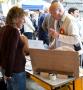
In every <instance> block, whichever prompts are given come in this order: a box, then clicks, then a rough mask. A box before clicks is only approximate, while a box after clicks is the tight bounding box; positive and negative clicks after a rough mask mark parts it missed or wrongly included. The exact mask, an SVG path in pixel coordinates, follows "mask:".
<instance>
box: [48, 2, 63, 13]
mask: <svg viewBox="0 0 83 90" xmlns="http://www.w3.org/2000/svg"><path fill="white" fill-rule="evenodd" d="M57 8H62V9H64V7H63V5H62V4H61V3H60V2H54V3H52V4H51V6H50V8H49V12H51V11H54V10H55V9H57Z"/></svg>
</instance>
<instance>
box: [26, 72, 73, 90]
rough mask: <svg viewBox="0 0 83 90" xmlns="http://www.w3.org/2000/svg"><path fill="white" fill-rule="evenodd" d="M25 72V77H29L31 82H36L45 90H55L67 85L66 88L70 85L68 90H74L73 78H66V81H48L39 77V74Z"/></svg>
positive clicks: (57, 79)
mask: <svg viewBox="0 0 83 90" xmlns="http://www.w3.org/2000/svg"><path fill="white" fill-rule="evenodd" d="M26 72H27V75H29V76H30V78H31V79H32V80H34V81H35V82H37V83H38V84H39V85H40V86H42V87H44V88H45V90H56V89H57V88H62V87H64V86H67V85H68V87H69V85H70V87H69V88H71V89H68V90H74V78H68V79H60V78H56V79H55V80H50V79H47V78H44V77H42V76H40V75H39V74H34V73H33V72H32V71H26Z"/></svg>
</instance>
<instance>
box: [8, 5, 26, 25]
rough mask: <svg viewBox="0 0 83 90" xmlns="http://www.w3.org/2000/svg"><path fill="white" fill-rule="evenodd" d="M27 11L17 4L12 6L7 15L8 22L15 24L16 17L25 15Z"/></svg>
mask: <svg viewBox="0 0 83 90" xmlns="http://www.w3.org/2000/svg"><path fill="white" fill-rule="evenodd" d="M24 16H25V11H24V10H23V9H22V8H19V7H17V6H14V7H12V8H11V9H10V10H9V12H8V14H7V17H6V24H9V25H13V24H15V22H14V21H15V19H16V18H19V17H24Z"/></svg>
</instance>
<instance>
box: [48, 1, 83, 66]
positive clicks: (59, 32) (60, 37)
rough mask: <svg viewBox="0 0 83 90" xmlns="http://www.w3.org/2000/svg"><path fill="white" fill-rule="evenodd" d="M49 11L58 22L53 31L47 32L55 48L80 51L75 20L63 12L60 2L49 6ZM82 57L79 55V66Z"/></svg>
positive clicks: (80, 43) (51, 29) (81, 47)
mask: <svg viewBox="0 0 83 90" xmlns="http://www.w3.org/2000/svg"><path fill="white" fill-rule="evenodd" d="M49 10H50V13H51V15H52V16H53V17H54V19H55V20H57V21H58V22H57V27H56V28H55V30H54V29H53V28H50V30H49V34H50V35H51V36H52V37H53V38H55V44H56V45H55V46H56V48H57V47H60V46H69V47H71V48H73V49H74V50H76V51H79V50H82V49H83V46H82V42H81V36H80V34H79V33H80V31H79V27H78V25H77V23H76V19H75V18H74V17H73V16H72V15H70V14H68V13H66V12H65V10H64V7H63V5H62V4H61V3H60V2H55V3H53V4H51V6H50V9H49ZM55 26H56V25H55ZM50 47H52V46H50ZM82 56H83V55H81V65H82V61H83V60H82ZM82 66H83V65H82Z"/></svg>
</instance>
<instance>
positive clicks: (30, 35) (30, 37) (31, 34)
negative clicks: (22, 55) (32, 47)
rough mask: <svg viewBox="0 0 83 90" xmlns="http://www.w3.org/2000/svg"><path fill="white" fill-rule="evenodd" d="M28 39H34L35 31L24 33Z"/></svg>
mask: <svg viewBox="0 0 83 90" xmlns="http://www.w3.org/2000/svg"><path fill="white" fill-rule="evenodd" d="M23 34H24V35H25V36H26V37H27V38H28V39H32V38H33V33H32V32H24V33H23Z"/></svg>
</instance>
